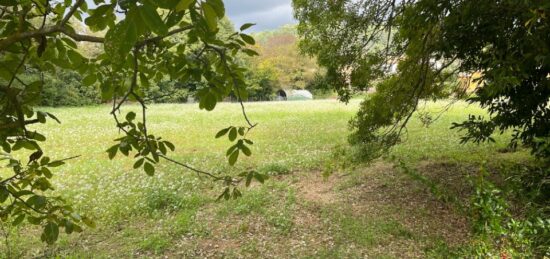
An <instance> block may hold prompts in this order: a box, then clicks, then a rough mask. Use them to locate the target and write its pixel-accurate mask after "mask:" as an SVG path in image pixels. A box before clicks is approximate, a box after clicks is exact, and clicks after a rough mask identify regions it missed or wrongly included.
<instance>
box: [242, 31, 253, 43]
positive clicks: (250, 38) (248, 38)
mask: <svg viewBox="0 0 550 259" xmlns="http://www.w3.org/2000/svg"><path fill="white" fill-rule="evenodd" d="M241 39H243V40H244V42H246V43H248V44H250V45H254V44H256V40H255V39H254V38H252V36H250V35H247V34H244V33H241Z"/></svg>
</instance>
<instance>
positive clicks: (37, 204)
mask: <svg viewBox="0 0 550 259" xmlns="http://www.w3.org/2000/svg"><path fill="white" fill-rule="evenodd" d="M46 202H47V201H46V197H44V196H40V195H34V196H31V197H30V198H28V199H27V203H28V204H29V205H31V206H32V207H33V208H35V209H37V210H40V209H42V208H44V207H45V206H46Z"/></svg>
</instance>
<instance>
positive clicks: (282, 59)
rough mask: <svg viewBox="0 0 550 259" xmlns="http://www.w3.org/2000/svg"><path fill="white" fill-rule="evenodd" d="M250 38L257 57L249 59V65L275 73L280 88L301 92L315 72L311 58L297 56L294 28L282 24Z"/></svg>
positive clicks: (316, 69) (314, 65)
mask: <svg viewBox="0 0 550 259" xmlns="http://www.w3.org/2000/svg"><path fill="white" fill-rule="evenodd" d="M254 36H255V37H256V39H257V41H258V44H257V45H256V48H255V49H256V50H257V51H258V53H260V55H259V56H255V57H253V58H251V61H250V62H251V63H252V66H253V67H256V68H260V69H263V70H270V71H272V72H273V73H275V76H276V78H277V81H278V84H279V85H280V86H281V87H283V88H297V89H303V88H305V87H306V85H307V84H308V83H309V82H310V81H311V80H312V79H313V77H314V75H315V73H317V72H318V71H319V67H318V66H317V64H315V60H314V59H311V58H309V57H305V56H304V55H301V53H300V51H299V49H298V37H297V34H296V27H295V26H293V25H285V26H283V27H281V28H279V29H276V30H273V31H267V32H260V33H257V34H255V35H254ZM279 89H280V88H279ZM279 89H275V90H279Z"/></svg>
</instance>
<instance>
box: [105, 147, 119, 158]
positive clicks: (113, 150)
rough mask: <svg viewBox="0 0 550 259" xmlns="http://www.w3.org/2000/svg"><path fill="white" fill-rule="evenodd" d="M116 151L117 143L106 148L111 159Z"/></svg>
mask: <svg viewBox="0 0 550 259" xmlns="http://www.w3.org/2000/svg"><path fill="white" fill-rule="evenodd" d="M117 152H118V145H114V146H112V147H111V148H109V149H107V153H108V154H109V159H111V160H113V158H115V156H116V153H117Z"/></svg>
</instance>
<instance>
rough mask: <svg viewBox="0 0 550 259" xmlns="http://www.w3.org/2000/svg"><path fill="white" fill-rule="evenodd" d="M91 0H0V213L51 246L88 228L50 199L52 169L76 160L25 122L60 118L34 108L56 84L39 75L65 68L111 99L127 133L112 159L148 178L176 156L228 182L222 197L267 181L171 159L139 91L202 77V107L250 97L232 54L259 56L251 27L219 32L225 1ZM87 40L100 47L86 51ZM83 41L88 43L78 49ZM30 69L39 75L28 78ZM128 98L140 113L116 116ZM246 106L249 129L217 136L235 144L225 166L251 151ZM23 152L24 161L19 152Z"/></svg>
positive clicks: (64, 204) (58, 201)
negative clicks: (35, 230)
mask: <svg viewBox="0 0 550 259" xmlns="http://www.w3.org/2000/svg"><path fill="white" fill-rule="evenodd" d="M94 3H95V4H96V5H97V7H95V8H93V9H89V8H88V6H87V2H86V1H84V0H74V1H50V0H32V1H31V0H28V1H20V0H2V1H0V67H1V69H0V100H1V102H0V146H1V148H2V150H3V152H2V153H0V160H3V161H6V165H7V167H6V168H9V170H11V173H10V174H9V175H6V176H5V177H1V178H0V219H1V220H2V221H4V222H10V223H11V224H13V225H17V224H20V223H21V222H23V221H24V220H25V219H26V220H27V221H28V222H30V223H31V224H36V225H41V226H42V227H43V233H42V240H43V241H45V242H48V243H53V242H55V241H56V240H57V237H58V235H59V231H60V228H63V229H64V230H65V232H66V233H68V234H70V233H72V232H80V231H82V227H81V225H82V223H83V224H86V225H88V226H90V227H93V225H94V223H93V222H92V220H90V219H89V218H86V217H84V216H80V215H79V214H77V213H76V212H75V211H74V210H73V208H72V207H71V206H70V204H69V203H68V202H67V201H65V200H64V199H62V198H61V197H48V196H47V194H48V192H47V191H48V190H50V189H52V185H51V184H50V181H49V179H50V178H51V177H53V175H54V173H53V171H54V170H55V168H56V167H58V166H62V165H63V164H64V163H66V162H67V161H68V160H70V159H73V158H74V157H73V158H59V159H53V158H50V157H48V156H47V150H43V149H42V148H41V145H40V143H41V142H44V141H46V139H47V138H46V136H44V135H42V134H41V133H40V132H38V131H35V130H30V129H29V126H30V125H32V124H40V123H46V122H50V121H53V122H59V120H58V119H57V118H56V117H55V115H54V114H51V113H48V112H43V111H39V110H36V105H38V104H40V100H41V97H43V96H44V95H45V94H47V91H46V89H48V88H49V87H52V85H48V86H46V85H45V84H46V83H48V80H46V79H45V78H44V76H42V75H43V74H46V73H49V74H56V72H58V71H68V72H69V73H68V74H67V76H69V77H74V78H78V79H81V80H82V82H83V84H84V85H85V86H87V87H95V86H98V87H97V88H98V89H100V91H99V94H100V96H101V98H102V100H103V101H105V102H106V101H110V102H112V107H113V108H112V111H111V115H112V117H113V120H114V121H115V122H116V127H117V128H118V129H119V130H120V131H121V132H122V133H123V136H121V137H120V138H118V139H116V140H115V143H116V144H115V145H113V146H112V147H111V148H109V149H108V150H107V153H108V157H109V158H111V159H112V158H114V157H115V156H116V155H117V154H121V155H124V156H132V157H133V159H134V161H135V165H134V168H136V169H138V168H143V170H144V171H145V172H146V173H147V174H148V175H153V174H154V173H155V165H156V164H158V163H159V162H160V161H161V160H166V161H168V162H172V163H175V164H177V165H180V166H182V167H184V168H186V169H189V170H191V171H193V172H195V173H197V174H203V175H207V176H209V177H211V178H212V179H213V180H215V181H220V182H222V183H224V185H225V189H224V191H223V193H222V195H221V196H220V198H225V199H229V198H230V197H239V196H240V191H239V190H238V188H237V184H238V183H239V182H241V181H246V185H247V186H248V185H249V184H250V181H251V180H252V179H257V180H259V181H262V182H263V180H264V177H263V176H262V175H260V174H258V173H256V172H243V173H242V174H240V175H239V176H238V177H233V176H231V175H227V176H218V175H214V174H211V173H208V172H205V171H202V170H199V169H196V168H193V167H191V166H190V165H187V164H185V163H182V162H179V161H176V160H173V159H171V158H170V157H169V156H168V154H169V152H171V151H174V149H175V147H174V145H173V144H172V143H170V142H169V141H167V140H164V139H162V138H161V137H158V136H155V135H153V134H152V133H151V132H149V131H148V127H147V105H148V103H147V99H146V98H145V95H144V93H145V92H147V90H148V87H149V85H150V83H151V82H160V81H162V80H165V79H166V78H169V79H170V80H171V81H178V82H189V81H192V82H202V83H204V85H205V87H203V88H201V89H200V90H198V92H197V97H198V99H199V101H200V108H201V109H205V110H208V111H210V110H213V109H214V108H215V107H216V104H217V103H218V102H219V101H221V100H223V98H224V97H226V96H228V95H229V94H233V95H234V96H237V97H238V98H239V100H242V99H246V98H247V96H246V93H247V90H246V86H245V83H244V71H245V69H243V68H242V67H241V66H240V65H239V64H238V63H236V62H235V61H234V56H235V55H238V54H239V53H245V54H248V55H255V54H256V53H255V52H254V51H253V50H250V49H248V48H247V47H248V46H249V44H253V43H254V40H253V38H252V37H250V36H249V35H246V34H244V33H243V32H242V31H244V30H246V29H248V28H249V27H251V26H252V25H253V24H245V25H243V26H242V27H241V28H240V29H241V30H240V31H239V32H235V33H232V34H230V35H220V34H219V33H218V32H219V31H220V29H219V24H220V23H221V24H222V26H224V25H223V24H224V23H223V22H220V21H221V20H223V18H224V16H225V8H224V4H223V2H222V1H221V0H162V1H150V0H118V1H104V0H94ZM82 27H83V28H84V30H82V29H79V28H82ZM90 32H94V33H93V34H92V33H90ZM103 32H104V33H103ZM77 42H87V43H89V44H86V45H84V44H79V43H77ZM91 44H95V45H99V46H100V47H95V48H90V47H89V46H90V45H91ZM83 45H84V47H85V50H81V49H80V48H81V47H83ZM82 51H84V52H86V53H85V54H86V55H84V54H83V52H82ZM94 53H95V54H94ZM29 71H38V72H37V73H34V75H35V76H24V75H25V74H26V73H29ZM36 75H37V76H36ZM59 87H61V86H59ZM127 101H134V102H137V103H139V104H140V105H141V108H142V113H141V116H140V118H139V119H138V116H137V114H136V113H134V112H129V113H127V114H126V115H125V116H121V115H120V112H121V107H122V106H123V105H124V103H126V102H127ZM241 105H242V102H241ZM242 108H243V115H244V117H245V119H246V126H242V127H233V126H231V127H228V128H226V129H224V130H222V131H220V133H218V135H217V137H222V136H224V135H228V136H229V139H230V140H231V141H232V142H234V145H233V146H232V147H231V148H230V149H229V150H228V152H227V157H228V160H229V163H230V164H231V165H234V164H235V162H236V161H237V158H238V156H239V154H244V155H247V156H249V155H250V154H251V150H250V145H252V144H253V143H252V141H250V140H248V139H246V133H247V132H248V131H250V130H251V129H253V128H254V127H255V124H252V122H251V121H250V120H249V118H248V117H247V115H246V113H245V110H244V106H242ZM28 153H30V156H29V159H28V161H22V160H20V159H17V158H16V157H21V156H22V155H23V154H28ZM17 154H18V155H17ZM3 176H4V174H3Z"/></svg>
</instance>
